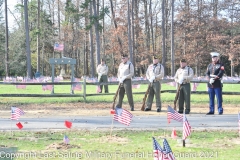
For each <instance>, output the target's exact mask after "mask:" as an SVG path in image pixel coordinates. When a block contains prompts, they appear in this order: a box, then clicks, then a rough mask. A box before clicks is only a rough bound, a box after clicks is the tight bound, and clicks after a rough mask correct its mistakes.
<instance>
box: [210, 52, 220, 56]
mask: <svg viewBox="0 0 240 160" xmlns="http://www.w3.org/2000/svg"><path fill="white" fill-rule="evenodd" d="M210 54H211V56H212V57H219V55H220V54H219V53H217V52H211V53H210Z"/></svg>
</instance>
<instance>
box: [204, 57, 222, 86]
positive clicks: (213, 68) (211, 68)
mask: <svg viewBox="0 0 240 160" xmlns="http://www.w3.org/2000/svg"><path fill="white" fill-rule="evenodd" d="M211 74H213V75H216V76H218V78H216V79H215V81H214V83H213V84H212V85H211V84H210V83H209V82H208V87H209V88H219V87H222V84H221V78H222V76H223V74H224V65H223V64H222V63H220V62H219V61H218V62H217V63H216V64H213V63H211V64H209V65H208V67H207V73H206V75H207V76H208V77H209V78H213V77H211V76H210V75H211Z"/></svg>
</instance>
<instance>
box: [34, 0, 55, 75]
mask: <svg viewBox="0 0 240 160" xmlns="http://www.w3.org/2000/svg"><path fill="white" fill-rule="evenodd" d="M37 14H38V15H37V16H38V19H37V28H38V34H37V72H39V71H40V0H38V13H37ZM53 17H54V15H53Z"/></svg>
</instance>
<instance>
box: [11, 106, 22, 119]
mask: <svg viewBox="0 0 240 160" xmlns="http://www.w3.org/2000/svg"><path fill="white" fill-rule="evenodd" d="M24 114H25V112H24V111H23V110H21V109H19V108H17V107H11V119H14V120H18V118H20V116H21V115H24Z"/></svg>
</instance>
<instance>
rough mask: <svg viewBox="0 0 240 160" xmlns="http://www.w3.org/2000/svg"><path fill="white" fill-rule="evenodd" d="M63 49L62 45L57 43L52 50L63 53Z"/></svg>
mask: <svg viewBox="0 0 240 160" xmlns="http://www.w3.org/2000/svg"><path fill="white" fill-rule="evenodd" d="M63 49H64V46H63V44H59V43H55V44H54V50H56V51H63Z"/></svg>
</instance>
